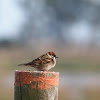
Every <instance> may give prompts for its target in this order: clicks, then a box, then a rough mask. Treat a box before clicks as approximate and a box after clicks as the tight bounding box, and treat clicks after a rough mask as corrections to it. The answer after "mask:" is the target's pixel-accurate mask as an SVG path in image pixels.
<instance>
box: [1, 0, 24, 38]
mask: <svg viewBox="0 0 100 100" xmlns="http://www.w3.org/2000/svg"><path fill="white" fill-rule="evenodd" d="M22 18H23V12H22V10H21V8H20V7H19V6H18V5H17V3H16V2H15V0H0V39H1V38H10V37H13V36H16V35H18V32H17V30H18V28H19V27H20V25H21V23H22V20H23V19H22Z"/></svg>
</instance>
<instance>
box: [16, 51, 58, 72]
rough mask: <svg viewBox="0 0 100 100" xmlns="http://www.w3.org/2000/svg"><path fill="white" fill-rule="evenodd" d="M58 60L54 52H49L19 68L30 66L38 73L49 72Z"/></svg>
mask: <svg viewBox="0 0 100 100" xmlns="http://www.w3.org/2000/svg"><path fill="white" fill-rule="evenodd" d="M57 58H58V57H57V56H56V54H55V53H54V52H47V53H45V54H43V55H41V56H40V57H38V58H36V59H34V60H33V61H31V62H29V63H24V64H19V65H18V66H30V67H34V68H35V69H36V70H37V71H48V70H50V69H51V68H53V67H54V66H55V65H56V59H57Z"/></svg>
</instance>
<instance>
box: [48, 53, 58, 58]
mask: <svg viewBox="0 0 100 100" xmlns="http://www.w3.org/2000/svg"><path fill="white" fill-rule="evenodd" d="M48 54H49V55H50V56H51V57H52V58H55V59H56V58H58V57H57V56H56V54H55V53H54V52H48Z"/></svg>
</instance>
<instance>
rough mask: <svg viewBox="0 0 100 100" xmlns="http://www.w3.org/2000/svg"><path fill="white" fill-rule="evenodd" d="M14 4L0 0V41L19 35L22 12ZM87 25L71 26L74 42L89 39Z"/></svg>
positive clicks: (11, 0)
mask: <svg viewBox="0 0 100 100" xmlns="http://www.w3.org/2000/svg"><path fill="white" fill-rule="evenodd" d="M33 1H34V0H33ZM16 2H17V0H0V39H3V38H4V39H6V38H7V39H8V38H13V37H15V38H16V36H18V35H19V34H18V33H19V32H18V31H19V29H20V27H21V25H22V23H23V21H24V20H25V18H24V12H23V10H22V9H21V7H20V6H19V5H18V3H16ZM87 25H88V24H87V23H84V21H82V22H79V23H77V24H76V23H75V24H73V26H72V27H71V28H72V29H70V30H72V31H71V34H72V36H73V38H74V39H76V41H77V40H78V41H81V40H85V41H86V39H87V40H88V39H89V38H88V37H87V36H88V33H89V30H90V29H89V26H87ZM79 29H80V30H79ZM86 37H87V38H86Z"/></svg>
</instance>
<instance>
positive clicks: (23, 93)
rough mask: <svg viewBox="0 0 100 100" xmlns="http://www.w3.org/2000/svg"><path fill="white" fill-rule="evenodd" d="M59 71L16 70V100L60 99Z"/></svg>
mask: <svg viewBox="0 0 100 100" xmlns="http://www.w3.org/2000/svg"><path fill="white" fill-rule="evenodd" d="M58 84H59V73H58V72H42V71H35V72H30V71H15V83H14V100H58Z"/></svg>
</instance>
